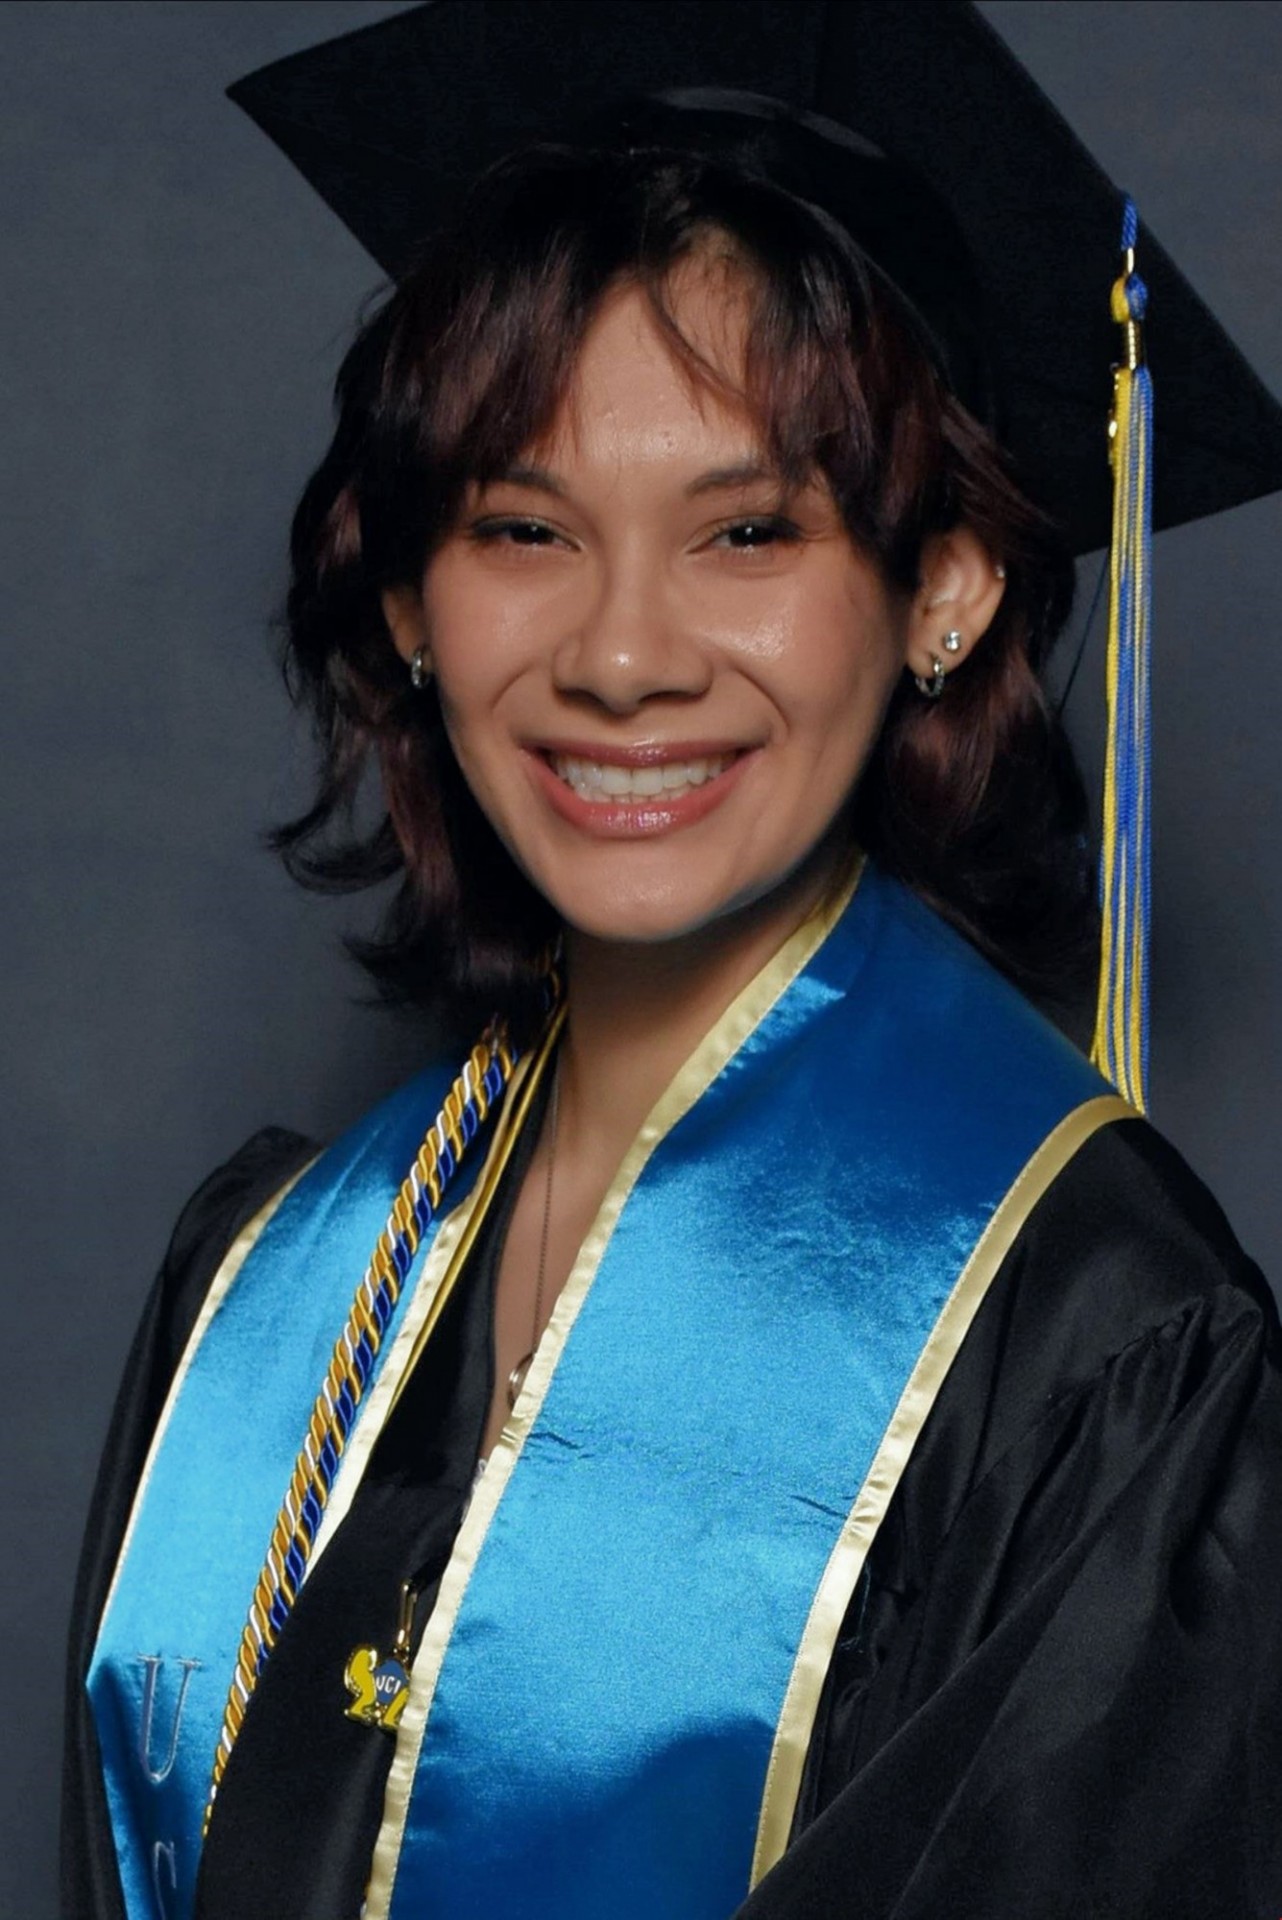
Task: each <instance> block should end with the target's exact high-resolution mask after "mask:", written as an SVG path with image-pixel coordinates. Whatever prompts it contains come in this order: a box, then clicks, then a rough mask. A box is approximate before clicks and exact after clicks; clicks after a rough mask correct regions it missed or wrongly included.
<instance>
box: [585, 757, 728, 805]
mask: <svg viewBox="0 0 1282 1920" xmlns="http://www.w3.org/2000/svg"><path fill="white" fill-rule="evenodd" d="M550 759H551V764H552V770H553V772H554V773H556V774H557V775H558V776H559V778H560V779H562V780H564V781H565V783H566V785H567V786H570V787H573V788H574V791H575V792H576V793H577V794H579V795H580V796H581V797H582V798H583V799H584V800H592V801H596V802H598V803H604V802H608V801H611V800H616V801H617V800H650V799H653V798H654V796H655V794H658V793H661V794H662V795H663V796H664V798H665V799H667V800H677V799H680V797H681V795H682V794H683V793H689V792H691V791H692V789H693V788H695V787H701V786H702V785H703V783H704V782H705V780H715V779H716V777H717V775H718V774H719V773H724V772H725V770H726V768H727V767H728V766H729V765H730V763H731V761H732V760H733V759H734V755H733V754H732V753H718V754H714V755H713V756H712V757H711V758H710V759H704V760H669V761H667V762H666V763H665V764H664V765H663V766H654V767H620V766H617V765H615V764H613V763H611V762H609V761H602V760H576V759H573V758H572V757H571V756H570V755H569V754H560V753H557V754H552V755H551V756H550Z"/></svg>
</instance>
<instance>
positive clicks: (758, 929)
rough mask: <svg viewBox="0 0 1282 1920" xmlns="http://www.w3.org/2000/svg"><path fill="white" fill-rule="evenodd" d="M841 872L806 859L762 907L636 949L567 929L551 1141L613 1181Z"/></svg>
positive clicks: (831, 862)
mask: <svg viewBox="0 0 1282 1920" xmlns="http://www.w3.org/2000/svg"><path fill="white" fill-rule="evenodd" d="M845 871H846V865H845V861H844V860H842V861H841V863H840V865H838V863H837V862H836V861H835V860H834V859H833V858H832V857H831V856H830V857H828V858H826V859H822V860H819V859H812V860H811V861H808V862H807V863H806V865H805V866H804V867H803V868H801V869H799V870H798V872H797V873H796V874H794V875H793V876H792V877H791V878H790V879H789V880H788V881H787V882H785V883H784V885H783V886H782V887H779V888H776V889H775V890H774V891H773V892H772V893H771V894H770V895H768V896H767V898H765V899H764V900H760V901H756V902H754V903H753V904H752V905H750V906H748V907H745V908H742V909H740V910H739V911H738V912H736V913H734V914H728V915H726V916H725V917H724V919H721V920H717V921H714V922H712V923H711V924H709V925H707V926H705V927H701V928H699V929H697V930H696V931H695V932H693V933H690V934H686V935H682V936H680V937H678V938H675V939H672V940H665V941H660V942H655V943H647V944H645V945H625V944H621V943H615V942H610V941H604V940H598V939H595V938H592V937H590V936H587V935H584V934H579V933H576V932H574V931H573V930H567V934H566V940H565V961H566V1010H567V1020H566V1029H565V1037H564V1040H563V1041H562V1049H561V1067H560V1074H561V1090H560V1101H561V1107H560V1120H559V1127H560V1132H561V1138H562V1139H563V1141H564V1143H565V1147H566V1149H567V1151H568V1152H574V1151H575V1150H576V1149H577V1150H578V1151H580V1152H581V1153H582V1154H584V1155H585V1156H586V1157H588V1158H590V1159H592V1160H593V1161H598V1162H600V1163H601V1164H603V1165H604V1164H605V1163H607V1162H608V1163H609V1172H611V1173H612V1172H613V1170H614V1168H616V1167H617V1165H618V1163H619V1161H620V1160H621V1159H622V1157H623V1155H624V1153H625V1152H626V1151H627V1148H628V1147H629V1145H630V1144H631V1142H632V1140H633V1139H634V1138H635V1136H636V1134H637V1132H638V1130H639V1128H640V1126H641V1124H642V1122H643V1121H644V1119H645V1117H646V1115H647V1114H648V1113H649V1111H650V1109H651V1108H652V1107H653V1106H654V1104H655V1102H656V1101H657V1100H658V1098H659V1096H660V1094H661V1093H662V1092H663V1091H664V1089H665V1087H666V1086H667V1085H668V1083H669V1082H670V1081H671V1079H672V1078H673V1076H674V1075H675V1073H676V1072H677V1070H678V1068H679V1067H680V1066H681V1065H682V1064H683V1062H684V1061H685V1060H686V1059H688V1057H689V1056H690V1054H691V1053H693V1051H694V1049H695V1048H696V1047H697V1046H698V1044H699V1042H700V1040H702V1039H703V1037H704V1035H705V1034H706V1033H707V1032H708V1031H709V1030H710V1028H712V1027H713V1026H714V1025H715V1024H716V1022H717V1020H718V1019H719V1018H720V1017H721V1015H722V1014H723V1013H724V1012H725V1011H726V1008H727V1007H728V1006H729V1005H730V1004H731V1002H732V1001H733V1000H734V999H735V998H736V997H737V995H738V994H739V993H740V992H742V990H743V988H744V987H746V986H747V984H748V982H749V981H750V980H751V979H752V978H753V976H754V975H755V974H757V973H758V972H759V971H760V970H761V968H762V967H763V966H764V965H765V964H766V962H767V961H768V960H769V959H770V958H771V957H772V955H773V954H775V953H776V952H778V950H779V948H780V947H781V946H782V945H783V943H784V942H785V940H787V939H788V937H789V935H790V934H792V933H793V932H795V931H796V929H797V928H798V927H799V926H800V925H801V924H802V922H803V921H804V920H805V919H806V918H807V917H808V916H809V915H810V914H811V913H812V912H813V911H814V910H815V909H816V908H817V907H818V906H819V905H820V904H821V903H822V902H823V900H824V899H825V898H826V897H827V896H828V894H829V892H830V890H831V889H832V887H833V886H834V885H835V884H836V883H837V880H838V876H839V874H842V873H844V872H845Z"/></svg>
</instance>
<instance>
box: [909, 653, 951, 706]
mask: <svg viewBox="0 0 1282 1920" xmlns="http://www.w3.org/2000/svg"><path fill="white" fill-rule="evenodd" d="M947 678H948V670H947V668H946V667H945V666H944V663H943V661H942V660H941V659H940V657H939V655H938V654H937V653H932V654H931V656H930V678H929V680H928V679H927V678H926V676H925V674H924V673H915V674H914V675H913V679H914V680H915V681H916V683H917V686H918V689H919V690H920V691H921V692H922V693H924V694H925V696H926V698H927V699H928V700H938V699H939V697H940V695H941V694H942V693H943V691H944V682H945V681H946V680H947Z"/></svg>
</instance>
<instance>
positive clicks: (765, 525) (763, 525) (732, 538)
mask: <svg viewBox="0 0 1282 1920" xmlns="http://www.w3.org/2000/svg"><path fill="white" fill-rule="evenodd" d="M800 538H801V528H800V527H799V526H797V525H796V524H795V522H794V521H792V520H785V519H784V518H783V516H782V514H777V513H762V514H753V515H751V516H749V517H747V518H744V519H742V520H732V521H731V522H730V524H729V526H725V527H722V528H721V529H720V531H719V532H717V533H715V534H714V535H713V537H712V543H711V544H712V545H713V546H719V547H722V548H728V549H729V551H730V552H732V553H751V552H757V551H759V550H760V549H761V548H763V547H767V548H768V547H773V546H784V545H791V544H792V543H793V542H795V541H797V540H800Z"/></svg>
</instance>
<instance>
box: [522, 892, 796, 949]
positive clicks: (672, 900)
mask: <svg viewBox="0 0 1282 1920" xmlns="http://www.w3.org/2000/svg"><path fill="white" fill-rule="evenodd" d="M777 884H778V883H774V884H772V883H771V882H768V881H767V882H763V883H762V884H761V885H759V886H755V887H754V886H749V887H734V886H730V885H727V886H726V887H725V888H724V889H718V890H715V891H709V892H703V891H700V892H699V894H698V895H697V896H695V895H694V894H693V893H690V892H687V893H684V894H683V893H680V892H677V891H675V890H673V889H671V888H655V889H654V891H653V892H651V891H649V890H647V889H645V888H644V887H638V886H637V885H636V884H635V882H634V883H633V884H632V885H631V886H625V885H623V884H620V885H619V886H618V888H617V889H614V888H609V887H598V888H595V889H591V890H589V889H586V888H585V889H584V890H583V892H582V893H581V894H576V895H575V896H574V897H568V896H564V895H563V896H562V897H561V898H559V899H558V898H554V900H553V904H554V906H555V907H556V909H557V911H558V913H559V914H560V916H561V918H562V920H563V921H564V923H565V925H566V927H567V928H568V929H570V930H571V931H573V932H574V933H577V934H580V935H582V936H583V937H584V938H585V939H590V940H599V941H602V942H604V943H610V944H614V945H619V946H661V945H663V944H664V943H665V942H667V941H673V940H681V939H685V938H688V937H689V936H690V935H692V934H697V933H700V932H702V931H703V930H704V929H705V928H708V927H711V926H714V925H716V924H717V923H718V922H721V921H725V920H729V919H732V918H733V916H734V915H735V914H736V913H738V912H740V911H742V910H743V909H745V908H747V907H749V906H751V905H754V904H755V903H756V902H758V901H760V900H763V899H766V898H768V897H769V895H770V894H771V893H773V892H774V891H775V890H776V885H777Z"/></svg>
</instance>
